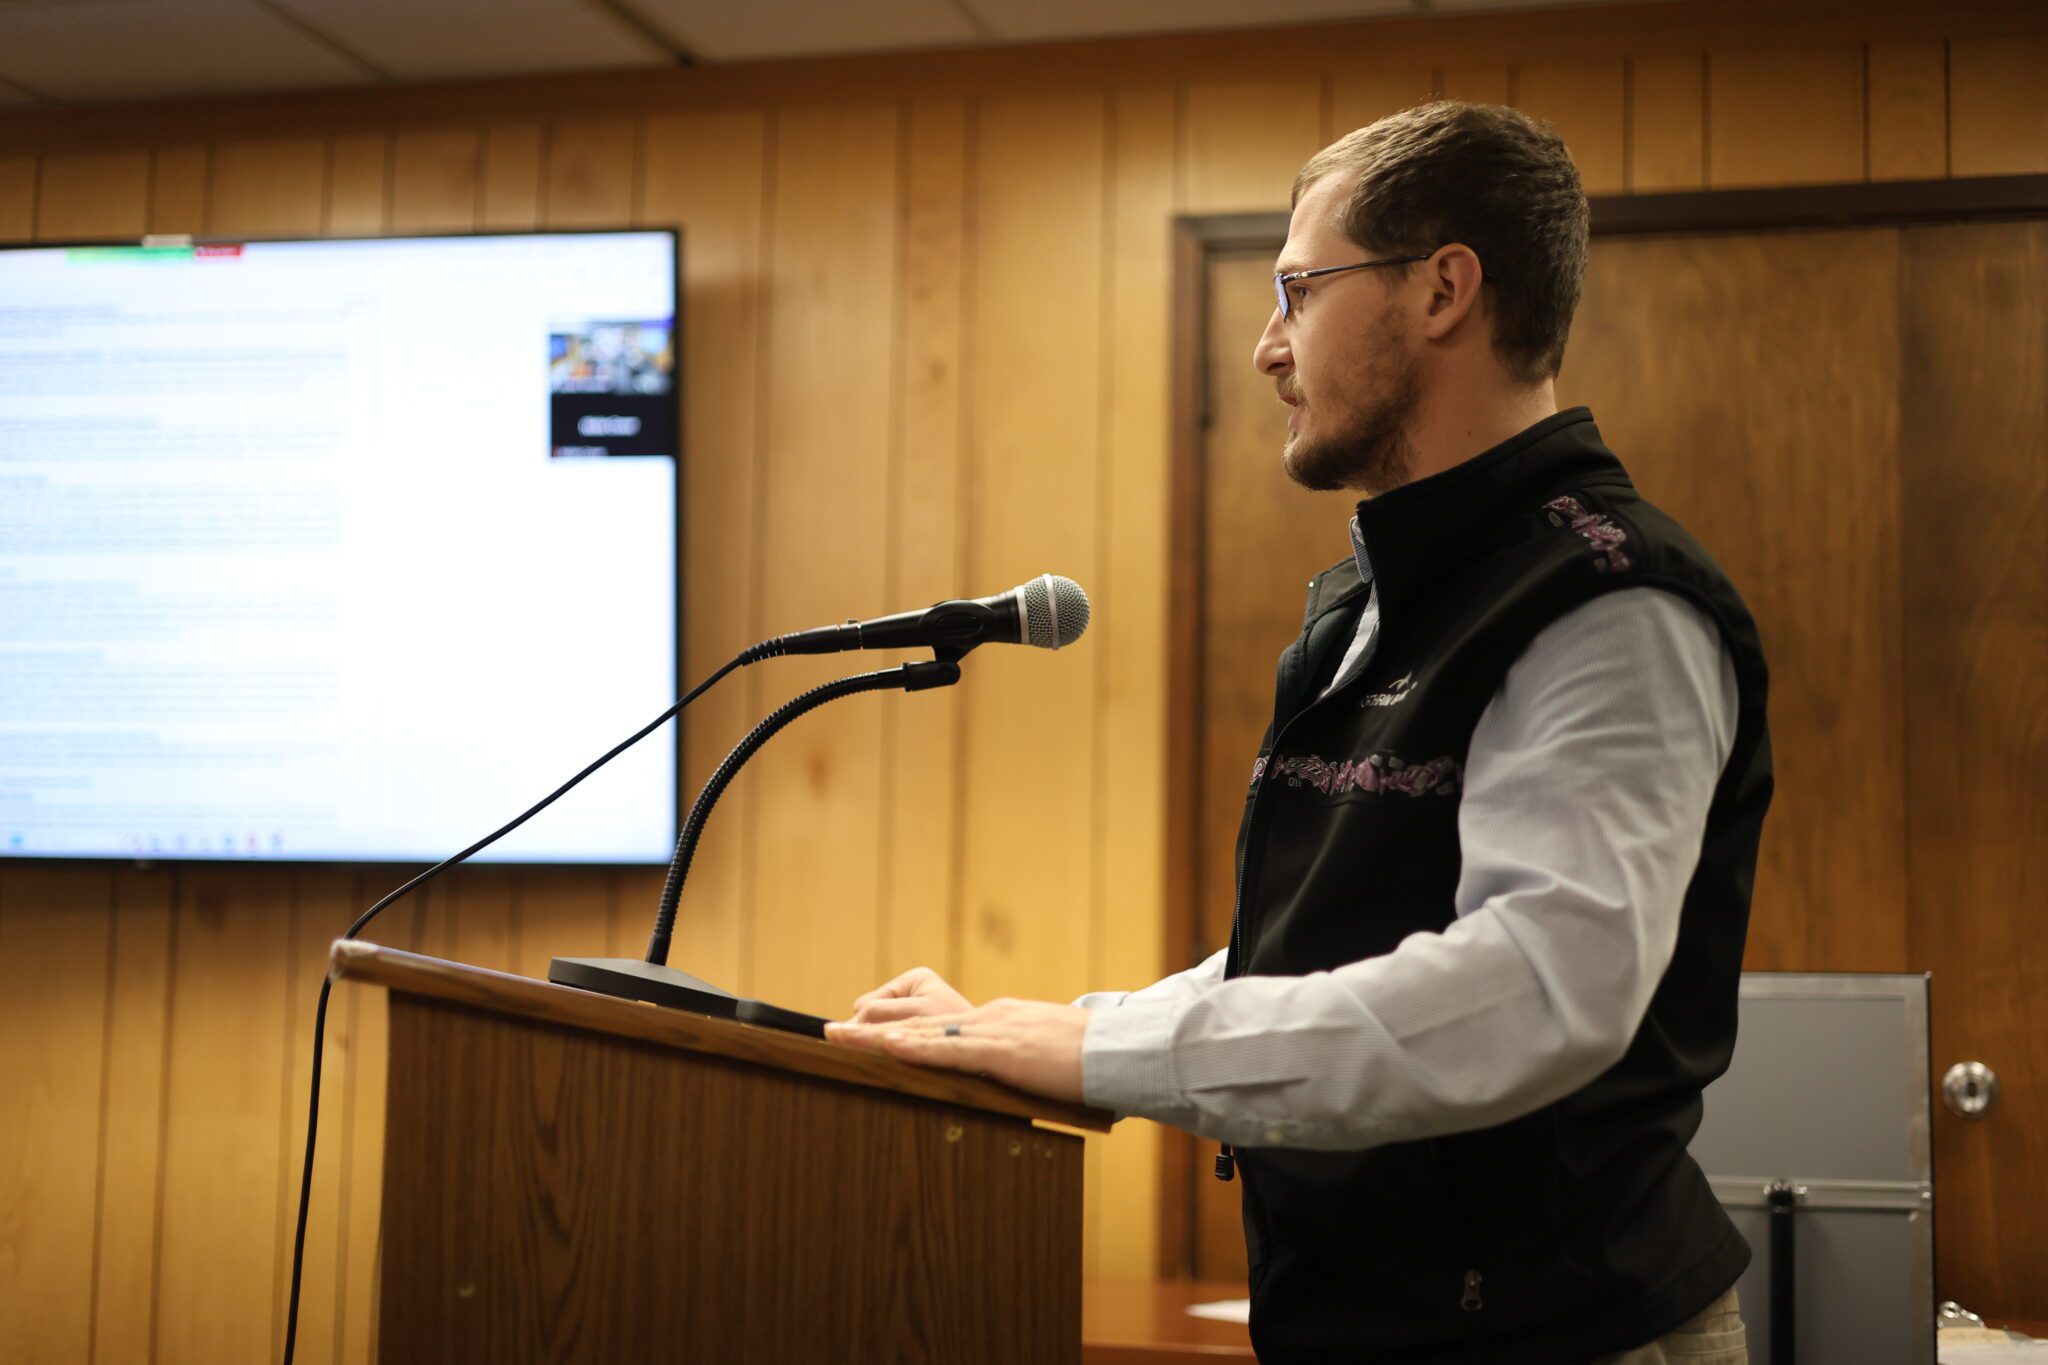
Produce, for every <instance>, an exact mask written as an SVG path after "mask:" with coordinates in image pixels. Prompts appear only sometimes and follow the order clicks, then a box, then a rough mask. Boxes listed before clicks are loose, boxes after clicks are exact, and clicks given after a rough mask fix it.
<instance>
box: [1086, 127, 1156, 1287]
mask: <svg viewBox="0 0 2048 1365" xmlns="http://www.w3.org/2000/svg"><path fill="white" fill-rule="evenodd" d="M1110 129H1111V138H1112V140H1111V155H1112V163H1111V176H1110V189H1109V193H1110V199H1109V205H1108V212H1109V263H1108V264H1109V271H1108V275H1109V285H1108V289H1107V291H1106V295H1105V297H1106V299H1107V314H1108V317H1107V326H1106V329H1105V335H1106V341H1105V346H1106V353H1107V364H1108V379H1107V386H1106V390H1105V392H1104V394H1103V444H1102V451H1103V454H1102V459H1101V461H1100V472H1099V475H1098V481H1099V485H1100V487H1101V489H1102V493H1101V499H1102V504H1101V505H1102V515H1101V518H1100V521H1099V523H1098V526H1097V550H1096V553H1097V556H1098V558H1099V563H1100V567H1099V568H1098V569H1097V571H1096V573H1097V581H1096V583H1095V584H1094V585H1093V587H1094V590H1095V616H1094V620H1093V622H1092V623H1091V624H1090V626H1089V632H1090V637H1091V638H1090V639H1089V642H1088V647H1089V648H1090V649H1091V650H1092V651H1093V662H1094V664H1095V669H1096V688H1097V692H1096V701H1095V706H1096V710H1097V712H1098V714H1099V716H1100V721H1099V724H1100V727H1101V730H1100V737H1099V740H1098V748H1097V751H1096V758H1095V772H1096V783H1097V788H1096V790H1097V795H1096V797H1095V801H1096V809H1097V810H1098V811H1099V812H1100V813H1101V818H1100V820H1099V821H1098V822H1097V825H1096V841H1097V847H1096V849H1095V851H1094V853H1093V857H1094V859H1095V861H1096V865H1097V867H1098V869H1099V876H1100V879H1101V880H1100V889H1099V891H1098V892H1097V894H1096V896H1095V900H1094V908H1093V912H1092V915H1091V918H1092V921H1093V926H1094V931H1093V933H1092V934H1091V937H1090V949H1089V954H1088V978H1087V981H1086V982H1085V983H1084V984H1085V985H1086V987H1087V988H1088V989H1091V990H1094V989H1110V990H1118V989H1121V990H1130V989H1133V988H1135V987H1138V986H1143V985H1146V984H1148V983H1149V982H1152V981H1155V980H1157V979H1158V978H1159V977H1161V976H1163V975H1165V974H1166V973H1167V972H1169V971H1173V970H1175V969H1176V968H1175V966H1174V965H1173V964H1169V963H1167V962H1166V961H1165V945H1166V723H1165V722H1166V693H1167V688H1168V684H1169V679H1168V676H1167V622H1168V614H1169V611H1170V609H1171V603H1170V601H1169V584H1168V581H1167V570H1168V567H1169V564H1170V562H1171V560H1170V556H1169V555H1168V553H1167V543H1168V539H1169V536H1170V534H1171V528H1170V525H1169V508H1168V489H1169V483H1170V479H1169V474H1170V470H1169V464H1170V461H1171V451H1170V448H1169V444H1168V415H1169V408H1168V403H1169V397H1168V393H1167V373H1166V366H1165V364H1164V363H1163V362H1164V358H1165V356H1166V354H1167V320H1168V318H1169V316H1170V315H1171V312H1172V309H1171V306H1170V303H1171V288H1172V283H1171V274H1172V263H1173V253H1172V251H1171V249H1170V242H1169V240H1168V238H1167V233H1166V228H1165V225H1166V223H1167V222H1168V220H1169V219H1170V218H1171V217H1172V215H1173V213H1174V210H1175V207H1176V205H1175V202H1174V178H1173V157H1172V150H1173V137H1174V107H1173V100H1172V97H1171V95H1170V93H1169V92H1165V91H1159V92H1151V91H1131V92H1124V93H1120V94H1118V95H1117V96H1116V97H1115V100H1114V102H1113V104H1112V105H1111V109H1110ZM1074 989H1076V990H1079V989H1080V987H1075V988H1074ZM1160 1137H1161V1130H1160V1128H1159V1126H1158V1125H1157V1124H1154V1123H1152V1122H1150V1121H1148V1120H1144V1119H1127V1120H1125V1121H1124V1122H1123V1123H1121V1124H1119V1125H1118V1126H1117V1128H1116V1130H1115V1131H1114V1132H1113V1133H1111V1134H1110V1135H1109V1137H1108V1138H1106V1139H1100V1140H1093V1141H1091V1142H1090V1143H1089V1144H1088V1145H1089V1156H1090V1168H1089V1181H1088V1195H1089V1200H1088V1207H1087V1209H1086V1211H1085V1212H1086V1222H1087V1226H1088V1227H1089V1229H1090V1233H1089V1237H1090V1244H1091V1245H1090V1257H1089V1261H1088V1265H1087V1269H1088V1271H1089V1273H1090V1274H1091V1276H1093V1275H1126V1276H1142V1275H1150V1274H1153V1273H1154V1272H1155V1271H1156V1269H1157V1267H1158V1263H1159V1159H1160Z"/></svg>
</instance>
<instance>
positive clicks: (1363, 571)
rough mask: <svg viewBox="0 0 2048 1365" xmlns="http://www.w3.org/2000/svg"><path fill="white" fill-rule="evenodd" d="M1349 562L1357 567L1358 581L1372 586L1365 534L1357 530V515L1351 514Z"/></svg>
mask: <svg viewBox="0 0 2048 1365" xmlns="http://www.w3.org/2000/svg"><path fill="white" fill-rule="evenodd" d="M1351 562H1352V563H1353V564H1356V565H1357V566H1358V581H1359V582H1361V583H1363V584H1365V585H1366V586H1367V587H1371V586H1372V555H1371V554H1369V553H1367V551H1366V548H1365V532H1363V531H1361V530H1359V529H1358V513H1356V512H1353V513H1352V514H1351Z"/></svg>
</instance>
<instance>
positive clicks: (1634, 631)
mask: <svg viewBox="0 0 2048 1365" xmlns="http://www.w3.org/2000/svg"><path fill="white" fill-rule="evenodd" d="M1361 558H1362V556H1361ZM1361 567H1362V568H1363V567H1365V566H1364V565H1361ZM1378 633H1379V603H1378V593H1377V590H1376V589H1375V590H1374V591H1372V592H1371V593H1370V594H1369V595H1368V598H1367V602H1366V606H1365V608H1364V614H1363V616H1362V617H1361V618H1360V621H1359V625H1358V631H1357V634H1356V635H1355V636H1354V638H1353V640H1352V643H1351V647H1350V649H1349V650H1347V652H1346V653H1345V656H1344V658H1343V660H1342V661H1341V662H1340V663H1339V665H1338V667H1337V670H1336V671H1335V673H1334V674H1333V675H1332V680H1331V682H1330V684H1329V687H1326V688H1325V689H1324V690H1325V692H1327V691H1328V690H1330V688H1334V687H1335V686H1337V685H1339V684H1340V683H1342V682H1344V681H1346V680H1348V679H1349V677H1350V676H1351V675H1352V674H1354V673H1355V672H1356V671H1357V670H1358V669H1360V668H1362V667H1363V666H1364V665H1365V663H1366V662H1367V661H1368V660H1369V659H1370V658H1371V654H1372V649H1373V647H1374V645H1375V644H1376V643H1377V641H1378ZM1736 702H1737V688H1736V681H1735V665H1734V658H1733V655H1732V654H1731V653H1730V652H1729V650H1728V648H1727V646H1726V644H1725V643H1724V642H1723V641H1722V639H1721V634H1720V631H1719V629H1718V628H1717V627H1716V626H1715V624H1714V622H1713V620H1712V618H1711V617H1710V616H1708V615H1707V614H1706V613H1705V612H1704V611H1703V610H1701V609H1700V608H1699V607H1697V606H1695V605H1694V604H1693V603H1692V602H1690V601H1688V600H1687V599H1685V598H1682V597H1679V596H1677V595H1676V594H1673V593H1669V592H1665V591H1663V590H1661V589H1658V588H1652V587H1636V588H1625V589H1620V590H1617V591H1614V592H1609V593H1605V594H1603V595H1601V596H1599V597H1597V598H1595V599H1593V600H1592V601H1590V602H1588V603H1586V604H1584V605H1582V606H1580V607H1578V608H1576V609H1575V610H1573V611H1570V612H1567V613H1566V614H1565V615H1563V616H1561V617H1559V618H1558V619H1557V620H1556V621H1553V622H1552V623H1551V624H1550V625H1549V626H1547V627H1545V628H1544V629H1543V630H1542V631H1541V632H1539V633H1538V634H1537V635H1536V636H1535V638H1534V639H1533V640H1532V641H1531V642H1530V644H1529V647H1528V649H1527V650H1526V651H1525V652H1524V653H1523V654H1522V656H1521V657H1520V658H1519V659H1518V660H1516V662H1515V663H1514V665H1513V666H1512V667H1511V668H1510V669H1509V670H1508V673H1507V676H1506V678H1505V679H1504V680H1503V681H1502V683H1501V686H1500V690H1499V691H1498V692H1496V693H1495V694H1494V696H1493V698H1492V700H1491V701H1490V702H1489V703H1488V704H1487V707H1486V709H1485V711H1484V712H1482V713H1481V715H1480V717H1479V722H1478V726H1477V728H1476V729H1474V731H1473V733H1472V741H1471V745H1470V747H1469V749H1468V752H1467V755H1466V766H1465V781H1464V794H1463V797H1462V798H1461V800H1460V803H1459V806H1458V840H1459V846H1460V849H1461V854H1462V858H1463V863H1462V867H1461V870H1460V873H1459V877H1458V888H1457V893H1456V899H1455V909H1456V912H1457V919H1456V921H1455V922H1454V923H1452V924H1451V925H1449V926H1448V927H1447V928H1445V929H1444V930H1443V931H1442V932H1441V933H1417V934H1411V935H1410V936H1408V937H1407V938H1406V939H1404V940H1402V942H1401V943H1400V945H1399V946H1398V947H1397V948H1396V949H1395V950H1394V951H1393V952H1391V953H1387V954H1385V955H1383V956H1379V957H1372V958H1367V959H1365V960H1364V961H1361V962H1353V963H1348V964H1346V965H1344V966H1341V967H1338V968H1336V969H1335V970H1332V971H1326V972H1312V973H1310V974H1308V975H1306V976H1240V977H1235V978H1233V979H1230V980H1227V981H1226V980H1225V979H1224V977H1223V965H1224V957H1225V954H1224V953H1223V952H1221V951H1219V952H1217V953H1215V954H1214V955H1213V956H1211V957H1210V958H1208V960H1206V961H1204V962H1203V963H1202V964H1201V965H1199V966H1197V967H1193V968H1190V969H1189V970H1187V971H1184V972H1179V973H1177V974H1175V975H1173V976H1169V977H1167V978H1166V979H1164V980H1163V981H1159V982H1156V983H1154V984H1153V985H1150V986H1147V987H1145V988H1144V989H1143V990H1138V991H1100V992H1095V993H1093V994H1089V995H1084V996H1082V997H1081V998H1080V999H1079V1000H1078V1001H1076V1002H1075V1003H1076V1004H1079V1005H1083V1006H1086V1007H1087V1008H1089V1009H1090V1010H1092V1011H1093V1013H1092V1015H1091V1016H1090V1018H1089V1021H1088V1028H1087V1032H1086V1034H1085V1036H1084V1040H1083V1043H1082V1049H1081V1070H1082V1092H1083V1096H1084V1098H1085V1099H1086V1101H1087V1102H1088V1103H1089V1104H1091V1105H1095V1106H1097V1107H1100V1108H1104V1109H1108V1110H1112V1111H1114V1112H1115V1113H1117V1114H1119V1115H1130V1114H1137V1115H1142V1116H1144V1117H1147V1118H1153V1119H1157V1120H1159V1121H1160V1122H1162V1123H1170V1124H1173V1125H1174V1126H1176V1127H1180V1128H1186V1129H1189V1130H1191V1131H1193V1132H1195V1133H1197V1134H1199V1135H1201V1136H1203V1137H1208V1138H1214V1139H1219V1140H1221V1141H1224V1142H1231V1143H1236V1144H1239V1145H1242V1146H1246V1147H1318V1148H1328V1149H1355V1148H1364V1147H1371V1146H1376V1145H1379V1144H1381V1143H1387V1142H1399V1141H1406V1140H1410V1139H1414V1138H1422V1137H1429V1136H1433V1135H1436V1134H1441V1133H1452V1132H1459V1131H1463V1130H1467V1129H1474V1128H1485V1127H1491V1126H1493V1125H1495V1124H1500V1123H1505V1122H1507V1121H1509V1120H1511V1119H1514V1118H1517V1117H1519V1116H1521V1115H1523V1114H1526V1113H1529V1112H1531V1111H1533V1110H1535V1109H1538V1108H1541V1107H1542V1106H1543V1105H1545V1104H1549V1103H1551V1102H1552V1101H1554V1100H1558V1099H1561V1098H1563V1097H1564V1096H1566V1095H1569V1094H1570V1093H1572V1092H1573V1091H1575V1090H1577V1089H1579V1088H1580V1087H1581V1086H1584V1085H1585V1084H1586V1083H1587V1082H1589V1081H1591V1080H1592V1079H1593V1078H1594V1077H1596V1076H1598V1075H1599V1074H1600V1073H1601V1072H1603V1071H1605V1070H1606V1069H1607V1068H1608V1067H1610V1066H1612V1065H1613V1064H1614V1063H1615V1062H1616V1061H1619V1060H1620V1058H1621V1056H1622V1054H1623V1053H1624V1052H1625V1051H1626V1050H1627V1049H1628V1045H1629V1043H1630V1041H1631V1040H1632V1039H1633V1038H1634V1036H1635V1032H1636V1029H1637V1027H1638V1026H1639V1025H1640V1024H1641V1023H1642V1019H1643V1015H1644V1013H1645V1012H1646V1011H1647V1010H1648V1008H1649V1003H1650V997H1651V995H1652V994H1653V993H1654V992H1655V991H1656V988H1657V983H1658V981H1659V979H1660V978H1661V977H1662V976H1663V974H1664V969H1665V968H1666V967H1667V966H1668V965H1669V964H1670V961H1671V954H1672V949H1673V945H1674V944H1675V942H1676V941H1677V936H1678V917H1679V910H1680V908H1681V905H1682V903H1683V900H1684V896H1685V890H1686V887H1687V885H1688V884H1689V883H1690V881H1691V879H1692V874H1693V870H1694V868H1695V867H1696V866H1697V865H1698V863H1699V854H1700V844H1701V839H1702V837H1703V835H1704V833H1705V828H1706V816H1707V806H1708V803H1709V802H1710V801H1711V799H1712V797H1713V792H1714V787H1715V784H1716V783H1717V781H1718V780H1719V777H1720V773H1721V770H1722V768H1723V767H1724V766H1725V765H1726V763H1727V761H1728V755H1729V752H1730V750H1731V749H1732V748H1733V746H1734V741H1735V724H1736ZM1359 895H1360V897H1361V899H1363V900H1365V901H1366V902H1367V905H1366V907H1365V910H1364V913H1368V914H1369V913H1371V910H1370V904H1369V902H1370V898H1371V896H1372V889H1371V887H1370V886H1369V885H1366V886H1361V887H1360V888H1359Z"/></svg>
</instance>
